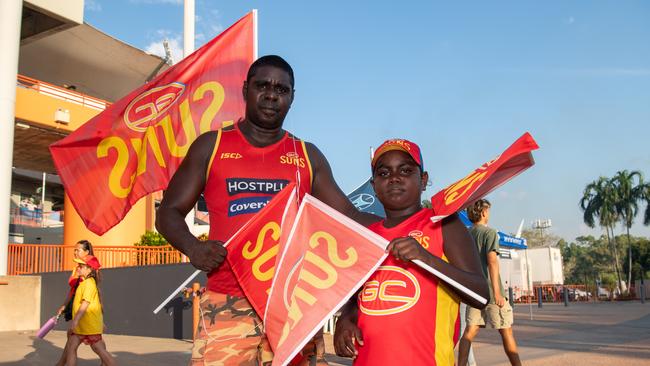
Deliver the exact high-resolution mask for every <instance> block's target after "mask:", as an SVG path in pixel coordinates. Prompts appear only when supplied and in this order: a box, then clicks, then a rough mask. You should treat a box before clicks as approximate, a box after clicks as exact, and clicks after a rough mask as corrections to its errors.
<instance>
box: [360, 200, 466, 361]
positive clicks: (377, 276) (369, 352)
mask: <svg viewBox="0 0 650 366" xmlns="http://www.w3.org/2000/svg"><path fill="white" fill-rule="evenodd" d="M431 216H433V211H432V210H430V209H422V210H421V211H420V212H418V213H416V214H414V215H413V216H411V217H409V218H408V219H407V220H405V221H404V222H402V223H400V224H399V225H397V226H395V227H393V228H385V227H384V226H383V224H384V221H380V222H378V223H375V224H372V225H371V226H369V229H371V230H372V231H374V232H376V233H377V234H379V235H381V236H382V237H384V238H385V239H387V240H392V239H395V238H397V237H405V236H411V237H413V238H415V240H417V241H418V242H419V243H420V244H421V245H422V246H423V247H424V248H425V249H427V250H428V251H429V252H430V253H431V254H433V255H435V256H437V257H440V258H443V259H444V260H446V259H445V257H444V253H443V240H442V223H441V222H440V221H438V222H437V223H435V224H434V223H432V222H431V220H430V219H431ZM357 301H358V305H359V322H358V325H359V328H360V329H361V331H362V334H363V340H364V345H363V346H357V350H358V352H359V355H358V357H357V358H356V360H355V362H354V365H355V366H361V365H363V366H366V365H396V366H406V365H408V366H425V365H426V366H431V365H437V366H440V365H451V366H453V365H454V345H455V343H456V341H457V340H458V335H459V326H460V318H459V314H458V313H459V306H460V303H459V299H458V297H457V296H456V295H455V294H453V293H452V292H451V291H450V290H449V289H448V288H447V287H446V286H445V285H444V284H443V283H442V282H440V283H439V282H438V279H437V278H436V277H435V276H433V275H432V274H430V273H429V272H426V271H425V270H423V269H421V268H420V267H418V266H417V265H415V264H413V263H410V262H408V263H407V262H403V261H399V260H397V259H395V257H393V256H392V255H389V256H388V257H387V258H386V260H385V261H384V263H382V265H381V266H380V267H379V268H378V269H377V271H376V272H375V273H374V274H373V275H372V276H370V278H369V279H368V281H367V282H366V283H365V284H364V286H363V288H362V290H361V292H360V293H359V298H358V300H357Z"/></svg>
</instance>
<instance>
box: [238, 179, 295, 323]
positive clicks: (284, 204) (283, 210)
mask: <svg viewBox="0 0 650 366" xmlns="http://www.w3.org/2000/svg"><path fill="white" fill-rule="evenodd" d="M295 187H296V184H295V183H290V184H288V185H287V186H286V187H284V189H282V191H280V193H278V194H277V195H276V196H275V197H273V199H272V200H271V201H269V203H268V204H267V205H266V206H264V208H263V209H262V210H261V211H259V212H258V213H257V214H256V215H255V216H253V218H252V219H250V220H249V221H248V222H247V223H246V224H245V225H244V226H242V227H241V229H239V231H237V233H235V235H233V236H232V237H231V238H230V239H229V240H228V242H227V243H226V247H227V248H228V257H227V259H228V262H229V263H230V266H231V268H232V270H233V272H234V273H235V277H237V281H238V282H239V286H241V288H242V290H243V291H244V294H245V295H246V297H247V298H248V302H250V303H251V305H252V306H253V309H255V311H256V312H257V314H258V315H259V316H260V318H262V319H264V313H265V310H266V305H267V300H268V296H269V291H270V290H271V283H272V280H273V275H274V274H275V268H276V259H277V255H278V252H279V251H280V250H282V248H283V246H284V243H286V242H287V236H288V234H289V230H290V229H291V226H292V225H293V223H294V221H295V219H296V213H297V212H298V200H297V198H296V197H297V196H296V195H297V192H296V189H295Z"/></svg>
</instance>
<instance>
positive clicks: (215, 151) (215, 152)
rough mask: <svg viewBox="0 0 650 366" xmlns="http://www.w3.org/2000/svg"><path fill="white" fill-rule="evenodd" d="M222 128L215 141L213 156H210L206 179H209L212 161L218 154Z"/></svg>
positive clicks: (218, 131)
mask: <svg viewBox="0 0 650 366" xmlns="http://www.w3.org/2000/svg"><path fill="white" fill-rule="evenodd" d="M221 132H222V130H221V129H218V130H217V140H216V141H215V142H214V148H213V149H212V156H210V161H209V162H208V169H207V170H206V172H205V181H206V182H207V181H208V177H209V176H210V170H211V169H212V162H213V161H214V157H215V156H217V150H218V149H219V142H221Z"/></svg>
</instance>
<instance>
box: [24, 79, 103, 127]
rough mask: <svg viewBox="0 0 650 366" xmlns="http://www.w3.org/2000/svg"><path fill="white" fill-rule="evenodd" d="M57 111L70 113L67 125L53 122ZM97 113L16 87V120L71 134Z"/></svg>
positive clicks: (78, 105)
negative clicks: (61, 110) (65, 110)
mask: <svg viewBox="0 0 650 366" xmlns="http://www.w3.org/2000/svg"><path fill="white" fill-rule="evenodd" d="M57 109H67V110H68V111H70V123H69V124H67V125H66V124H62V123H57V122H54V112H55V111H56V110H57ZM99 112H101V111H99V110H97V109H93V108H88V107H84V106H82V105H80V104H76V103H71V102H66V101H65V100H61V99H57V98H54V97H52V96H49V95H46V94H42V93H39V92H37V91H35V90H31V89H25V88H21V87H16V119H20V120H24V121H28V122H32V123H35V124H39V125H41V126H43V127H48V128H56V129H61V130H64V131H67V132H72V131H74V130H76V129H77V128H78V127H79V126H81V125H82V124H84V123H86V122H87V121H88V120H89V119H91V118H92V117H94V116H96V115H97V114H99Z"/></svg>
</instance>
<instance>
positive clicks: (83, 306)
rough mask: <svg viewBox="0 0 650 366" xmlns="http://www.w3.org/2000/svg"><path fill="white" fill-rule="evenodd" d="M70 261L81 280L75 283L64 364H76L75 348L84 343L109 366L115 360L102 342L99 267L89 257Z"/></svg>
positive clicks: (102, 324) (97, 263) (103, 363)
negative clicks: (76, 286) (77, 284)
mask: <svg viewBox="0 0 650 366" xmlns="http://www.w3.org/2000/svg"><path fill="white" fill-rule="evenodd" d="M74 261H75V262H77V263H79V267H78V273H79V274H80V275H81V276H82V277H83V278H84V280H83V282H81V284H79V287H78V288H77V292H76V294H75V296H74V303H73V306H72V324H71V325H70V329H69V330H68V335H69V339H68V346H67V347H68V349H67V352H66V353H67V355H66V365H68V366H75V365H76V364H77V349H78V348H79V345H80V344H81V343H85V344H88V345H90V348H91V349H92V350H93V352H95V353H96V354H97V355H98V356H99V358H100V359H101V360H102V365H105V366H113V365H115V360H113V356H111V354H110V353H108V351H107V350H106V343H104V340H103V339H102V332H103V330H104V314H103V310H102V303H101V296H100V293H99V288H98V287H97V284H98V282H99V268H100V267H101V266H100V264H99V261H98V260H97V258H96V257H94V256H92V255H87V256H85V257H83V258H75V259H74Z"/></svg>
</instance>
